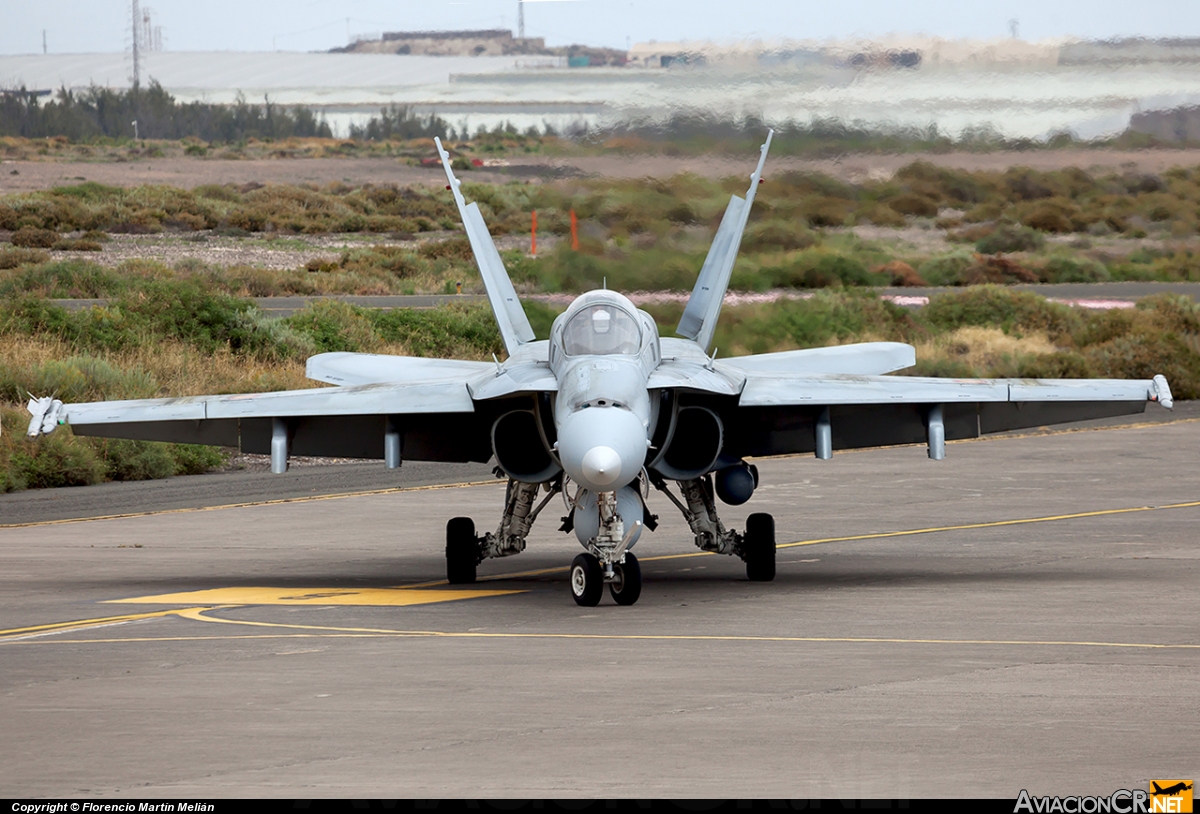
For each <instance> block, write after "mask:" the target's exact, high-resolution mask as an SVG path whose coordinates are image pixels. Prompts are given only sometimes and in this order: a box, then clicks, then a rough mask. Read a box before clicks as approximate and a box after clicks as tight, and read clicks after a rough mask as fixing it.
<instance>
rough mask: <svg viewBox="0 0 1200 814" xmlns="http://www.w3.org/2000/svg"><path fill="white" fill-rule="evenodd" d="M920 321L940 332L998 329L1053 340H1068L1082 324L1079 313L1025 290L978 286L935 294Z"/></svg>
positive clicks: (922, 313) (922, 312)
mask: <svg viewBox="0 0 1200 814" xmlns="http://www.w3.org/2000/svg"><path fill="white" fill-rule="evenodd" d="M921 320H922V321H923V322H925V323H927V324H929V325H931V326H933V327H934V328H936V329H938V330H940V331H953V330H955V329H957V328H961V327H963V326H966V325H975V326H983V327H988V326H994V327H999V328H1000V329H1001V330H1003V331H1004V332H1005V333H1026V332H1030V331H1043V332H1045V333H1046V334H1047V335H1048V336H1049V337H1050V338H1051V339H1052V340H1054V341H1056V342H1057V341H1060V340H1067V341H1069V340H1070V337H1071V336H1072V335H1073V334H1074V332H1075V331H1076V330H1078V329H1079V328H1080V327H1081V325H1082V322H1083V319H1082V317H1081V316H1080V314H1079V312H1078V311H1076V310H1075V309H1073V308H1070V307H1069V306H1066V305H1063V304H1061V303H1054V302H1050V301H1049V300H1047V299H1046V298H1045V297H1041V296H1039V295H1037V294H1033V293H1031V292H1028V291H1012V290H1010V289H1006V288H1001V287H999V286H994V285H981V286H972V287H970V288H965V289H962V290H960V291H949V292H946V293H944V294H935V295H934V296H933V297H931V298H930V299H929V305H927V306H926V307H925V308H924V310H922V311H921Z"/></svg>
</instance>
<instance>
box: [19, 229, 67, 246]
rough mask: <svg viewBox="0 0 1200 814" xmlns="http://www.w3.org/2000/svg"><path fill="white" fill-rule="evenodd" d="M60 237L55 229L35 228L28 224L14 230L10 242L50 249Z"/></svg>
mask: <svg viewBox="0 0 1200 814" xmlns="http://www.w3.org/2000/svg"><path fill="white" fill-rule="evenodd" d="M58 239H59V237H58V232H55V231H54V230H53V229H35V228H33V227H28V226H27V227H25V228H24V229H18V230H17V231H15V232H13V233H12V237H10V238H9V242H11V243H12V244H13V245H14V246H20V247H21V248H24V249H49V248H50V247H52V246H53V245H54V244H55V243H57V242H58Z"/></svg>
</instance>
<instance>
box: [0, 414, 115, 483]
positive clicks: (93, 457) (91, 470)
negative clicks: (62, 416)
mask: <svg viewBox="0 0 1200 814" xmlns="http://www.w3.org/2000/svg"><path fill="white" fill-rule="evenodd" d="M5 469H6V475H5V481H6V483H5V489H7V490H8V491H17V490H19V489H48V488H53V487H56V486H88V485H90V484H93V483H100V482H101V481H103V480H104V475H105V472H106V467H105V464H104V461H102V460H100V457H99V456H98V455H97V454H96V451H95V450H94V449H93V448H92V447H91V446H89V445H88V444H86V443H83V442H81V441H80V440H79V439H77V438H75V437H74V436H73V435H71V432H70V429H69V428H66V427H60V428H59V429H58V430H57V431H55V432H54V433H53V434H52V435H47V436H43V437H41V438H39V439H37V440H35V441H25V442H22V443H21V445H20V446H18V447H16V448H15V449H13V450H12V452H11V453H10V455H9V456H8V463H7V466H6V467H5Z"/></svg>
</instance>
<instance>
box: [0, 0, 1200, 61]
mask: <svg viewBox="0 0 1200 814" xmlns="http://www.w3.org/2000/svg"><path fill="white" fill-rule="evenodd" d="M4 5H5V6H6V8H5V9H4V23H3V25H0V53H4V54H28V53H41V51H42V32H43V30H45V32H46V45H47V48H48V50H49V52H50V53H95V52H111V51H121V50H124V49H125V48H126V47H127V46H128V42H129V20H130V10H129V9H130V5H129V2H128V0H39V2H27V1H25V0H7V2H6V3H5V4H4ZM146 7H149V8H150V9H151V12H152V16H153V19H154V21H155V24H156V25H159V26H161V27H162V32H163V37H164V39H165V45H166V49H167V50H170V51H269V50H273V49H278V50H287V51H316V50H326V49H329V48H332V47H334V46H340V45H345V44H346V42H347V41H348V39H349V38H352V37H353V36H354V35H358V34H370V33H378V32H381V31H404V30H425V29H456V28H499V27H505V28H511V29H515V28H516V18H517V0H419V1H418V0H389V1H388V2H385V1H384V0H143V2H142V8H143V9H145V8H146ZM1011 19H1016V20H1018V21H1019V26H1020V27H1019V32H1020V36H1021V38H1022V39H1028V40H1037V39H1043V38H1048V37H1062V36H1078V37H1088V38H1107V37H1115V36H1133V35H1136V36H1147V37H1164V36H1166V37H1194V36H1200V2H1198V0H1142V2H1130V0H987V2H983V3H981V2H977V0H907V2H898V0H842V2H828V0H822V1H821V2H817V0H757V2H745V0H653V1H649V0H536V1H535V0H529V2H527V3H526V9H525V29H526V34H527V36H531V37H545V38H546V41H547V43H548V44H551V45H565V44H569V43H574V42H580V43H585V44H588V45H606V46H610V47H616V48H624V47H625V46H626V44H627V43H629V42H645V41H648V40H652V39H656V40H677V39H713V40H723V41H728V40H733V39H744V38H762V39H772V38H778V37H795V38H810V37H815V38H841V37H847V36H852V35H878V34H887V33H894V32H900V33H924V34H932V35H937V36H943V37H973V38H974V37H981V38H986V37H998V36H1007V34H1008V31H1009V28H1008V21H1009V20H1011Z"/></svg>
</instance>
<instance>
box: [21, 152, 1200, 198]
mask: <svg viewBox="0 0 1200 814" xmlns="http://www.w3.org/2000/svg"><path fill="white" fill-rule="evenodd" d="M753 158H754V156H753V155H747V156H745V157H744V158H739V157H737V156H728V155H719V156H658V155H633V156H621V155H603V156H574V157H564V158H549V157H521V158H520V159H513V160H512V162H511V164H510V165H509V166H505V167H495V168H489V169H483V170H475V171H473V172H471V173H470V174H469V175H467V177H468V178H470V179H471V180H478V181H490V182H501V183H503V182H506V181H514V180H532V181H542V180H549V179H554V178H564V177H572V176H602V177H609V178H641V177H645V176H651V177H669V176H671V175H675V174H677V173H681V172H691V173H695V174H697V175H702V176H706V177H710V178H714V177H716V178H720V177H725V176H730V175H742V174H745V173H748V172H749V171H750V169H752V166H751V165H752V163H753V161H752V159H753ZM918 159H921V160H924V161H929V162H932V163H934V164H937V165H939V166H945V167H955V168H960V169H972V170H1004V169H1007V168H1008V167H1013V166H1028V167H1033V168H1036V169H1043V170H1051V169H1058V168H1062V167H1071V166H1074V167H1082V168H1084V169H1087V170H1090V171H1093V172H1122V171H1129V170H1132V171H1135V172H1154V173H1157V172H1162V171H1163V170H1166V169H1168V168H1170V167H1177V166H1195V165H1198V164H1200V150H1195V149H1192V150H1143V151H1114V150H1039V151H1031V152H997V153H946V154H943V155H929V154H925V155H918V154H903V155H865V154H855V155H846V156H842V157H839V158H830V159H817V160H812V159H800V158H786V157H774V158H772V159H771V161H770V164H769V165H768V167H769V170H770V171H774V172H782V171H786V170H806V171H815V172H822V173H826V174H829V175H832V176H835V177H838V178H843V179H845V180H848V181H862V180H866V179H868V178H886V177H888V176H890V175H891V174H892V173H894V172H895V171H896V170H897V169H899V168H900V167H903V166H904V165H906V164H909V163H911V162H913V161H915V160H918ZM84 180H87V181H97V182H99V183H102V184H110V185H113V186H138V185H141V184H167V185H170V186H176V187H183V188H185V189H190V188H192V187H196V186H199V185H201V184H214V183H230V182H233V183H247V182H252V181H254V182H258V183H264V184H284V183H287V184H302V183H315V184H318V185H321V186H324V185H325V184H328V183H332V182H336V181H341V182H344V183H348V184H355V185H357V184H364V183H375V184H378V183H396V184H442V183H445V177H444V176H443V175H442V173H441V170H440V168H437V167H414V166H409V165H408V164H405V163H401V162H400V161H398V160H395V159H388V158H299V159H294V158H293V159H246V160H228V159H219V158H183V157H172V158H153V159H144V160H134V161H126V162H119V163H118V162H86V161H51V160H44V161H4V162H3V163H2V165H0V194H3V193H7V192H20V191H26V190H36V189H47V188H49V187H54V186H60V185H63V184H76V183H79V182H81V181H84Z"/></svg>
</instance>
